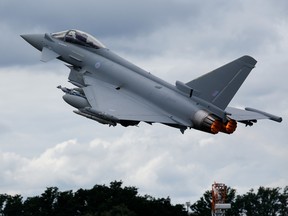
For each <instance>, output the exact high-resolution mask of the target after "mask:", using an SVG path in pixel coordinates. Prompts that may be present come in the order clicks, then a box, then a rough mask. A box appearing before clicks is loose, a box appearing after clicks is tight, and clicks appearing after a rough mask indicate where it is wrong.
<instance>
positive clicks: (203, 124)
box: [193, 110, 237, 134]
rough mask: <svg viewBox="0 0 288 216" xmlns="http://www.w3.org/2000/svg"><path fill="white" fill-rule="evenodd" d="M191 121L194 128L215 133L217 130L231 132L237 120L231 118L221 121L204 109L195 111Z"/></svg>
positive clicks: (235, 126) (234, 128)
mask: <svg viewBox="0 0 288 216" xmlns="http://www.w3.org/2000/svg"><path fill="white" fill-rule="evenodd" d="M193 123H194V124H195V128H196V129H198V130H202V131H205V132H208V133H212V134H217V133H219V132H222V133H227V134H232V133H233V132H234V131H235V130H236V128H237V122H236V121H235V120H233V119H230V120H228V121H227V122H225V123H224V122H223V121H222V120H220V119H219V118H217V117H216V116H214V115H212V114H209V113H208V112H206V111H205V110H199V111H197V112H196V113H195V115H194V119H193Z"/></svg>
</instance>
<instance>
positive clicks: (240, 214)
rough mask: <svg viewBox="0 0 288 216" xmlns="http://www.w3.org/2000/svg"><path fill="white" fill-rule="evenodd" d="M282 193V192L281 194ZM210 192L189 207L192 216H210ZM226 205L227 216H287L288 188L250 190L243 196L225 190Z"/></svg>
mask: <svg viewBox="0 0 288 216" xmlns="http://www.w3.org/2000/svg"><path fill="white" fill-rule="evenodd" d="M281 191H282V192H281ZM211 200H212V195H211V191H206V192H205V193H204V195H203V196H202V197H201V198H200V200H198V201H197V202H195V203H194V204H193V205H192V206H191V211H192V213H193V215H197V216H198V215H199V216H200V215H201V216H203V215H207V216H208V215H209V216H210V215H211ZM226 202H227V203H231V209H229V210H227V211H226V214H225V215H227V216H244V215H245V216H274V215H275V216H278V215H279V216H288V186H286V187H285V188H284V189H283V190H281V188H279V187H277V188H265V187H259V189H258V191H257V192H254V190H253V189H251V190H250V191H249V192H247V193H246V194H244V195H237V196H236V191H235V190H234V189H231V188H229V187H228V189H227V200H226Z"/></svg>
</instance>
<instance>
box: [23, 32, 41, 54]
mask: <svg viewBox="0 0 288 216" xmlns="http://www.w3.org/2000/svg"><path fill="white" fill-rule="evenodd" d="M20 36H21V37H22V38H23V39H24V40H25V41H27V42H28V43H29V44H31V45H32V46H33V47H35V48H36V49H38V50H40V51H41V50H42V48H43V43H44V34H24V35H20Z"/></svg>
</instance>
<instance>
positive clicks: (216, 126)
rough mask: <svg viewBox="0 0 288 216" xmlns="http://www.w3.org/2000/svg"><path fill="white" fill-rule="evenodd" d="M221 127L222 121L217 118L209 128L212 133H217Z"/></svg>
mask: <svg viewBox="0 0 288 216" xmlns="http://www.w3.org/2000/svg"><path fill="white" fill-rule="evenodd" d="M221 128H222V123H221V122H220V121H219V120H215V121H214V122H213V123H212V125H211V127H210V129H211V132H212V133H213V134H217V133H218V132H219V131H220V130H221Z"/></svg>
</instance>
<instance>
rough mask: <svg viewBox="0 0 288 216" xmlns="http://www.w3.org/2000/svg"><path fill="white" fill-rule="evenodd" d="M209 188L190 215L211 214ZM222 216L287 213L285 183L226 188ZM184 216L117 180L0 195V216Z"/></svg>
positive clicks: (181, 211)
mask: <svg viewBox="0 0 288 216" xmlns="http://www.w3.org/2000/svg"><path fill="white" fill-rule="evenodd" d="M211 200H212V194H211V191H206V192H205V193H204V194H203V196H202V197H200V199H199V200H198V201H197V202H195V203H194V204H193V205H191V207H190V212H189V214H190V215H194V216H200V215H201V216H206V215H207V216H210V215H211ZM226 202H227V203H231V206H232V207H231V209H229V210H227V212H226V216H274V215H275V216H288V186H286V187H285V188H284V189H281V188H278V187H276V188H265V187H259V189H258V190H257V191H254V190H253V189H251V190H250V191H248V192H247V193H246V194H244V195H236V190H235V189H232V188H230V187H228V188H227V196H226ZM18 215H19V216H20V215H21V216H22V215H23V216H47V215H49V216H50V215H53V216H66V215H67V216H68V215H69V216H156V215H157V216H158V215H161V216H162V215H163V216H166V215H167V216H187V215H188V212H187V210H186V208H184V205H181V204H177V205H172V204H171V200H170V198H169V197H167V198H154V197H152V196H150V195H144V196H140V195H139V194H138V189H137V188H136V187H123V186H122V182H121V181H113V182H111V183H110V186H106V185H95V186H94V187H93V188H91V189H82V188H81V189H79V190H77V191H76V192H73V191H71V190H69V191H63V192H61V191H59V189H58V188H57V187H48V188H46V190H45V191H44V192H43V193H42V194H41V195H39V196H34V197H28V198H27V199H26V200H23V197H22V196H21V195H14V196H11V195H7V194H0V216H18Z"/></svg>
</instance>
